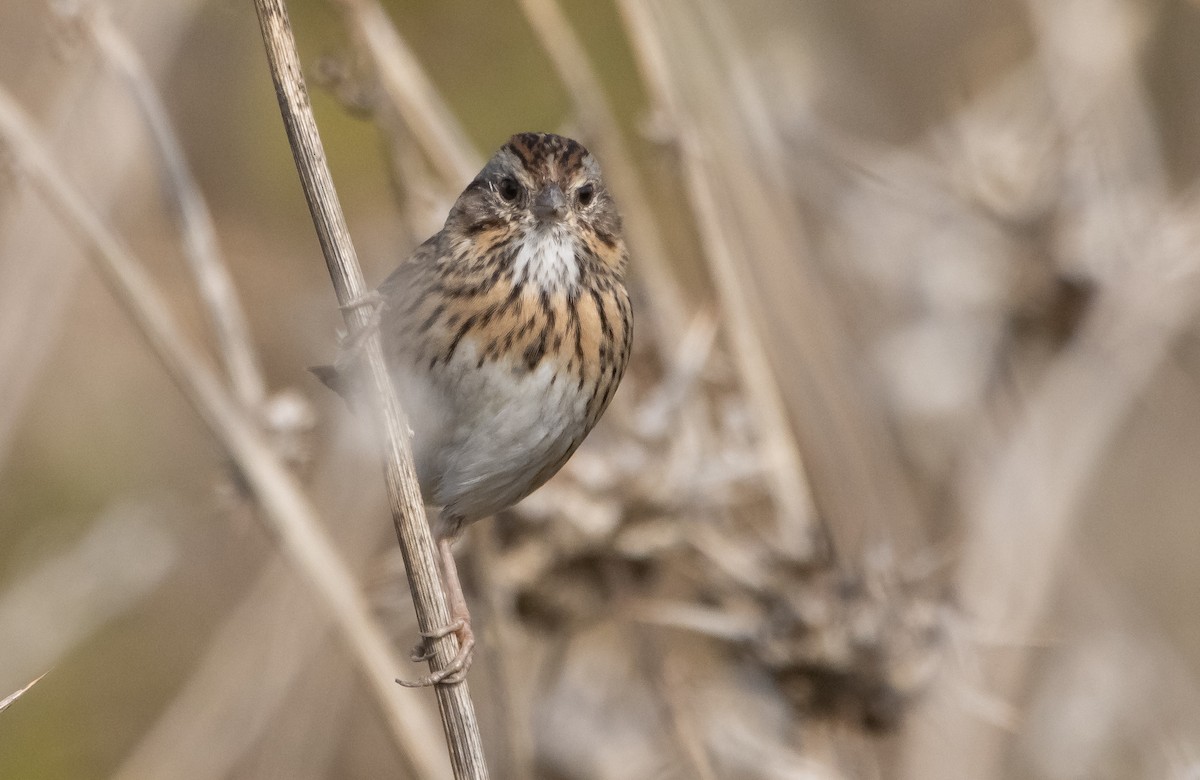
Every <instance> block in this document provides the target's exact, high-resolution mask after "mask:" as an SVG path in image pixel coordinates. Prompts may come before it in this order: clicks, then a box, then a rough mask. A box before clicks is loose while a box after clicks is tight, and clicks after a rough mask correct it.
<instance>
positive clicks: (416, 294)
mask: <svg viewBox="0 0 1200 780" xmlns="http://www.w3.org/2000/svg"><path fill="white" fill-rule="evenodd" d="M627 262H628V258H627V255H626V250H625V243H624V240H623V239H622V236H621V220H620V217H619V216H618V214H617V210H616V206H615V204H614V203H613V200H612V198H611V196H610V195H609V193H608V190H607V189H606V188H605V186H604V182H603V180H602V178H601V176H600V169H599V166H598V164H597V163H596V160H595V158H593V157H592V156H591V154H589V153H588V151H587V150H586V149H585V148H584V147H583V146H582V145H580V144H579V143H578V142H576V141H573V140H571V139H569V138H563V137H561V136H557V135H551V134H544V133H521V134H518V135H515V136H513V137H512V138H511V139H510V140H509V142H508V143H507V144H505V145H504V146H503V147H502V148H501V149H500V150H499V151H498V152H497V153H496V154H495V155H494V156H493V157H492V159H491V160H490V161H489V162H488V164H487V165H486V166H485V167H484V168H483V170H482V171H480V173H479V175H478V176H476V177H475V179H474V180H473V181H472V182H471V183H470V184H469V185H468V186H467V188H466V189H465V190H464V191H463V193H462V194H461V195H460V196H459V198H458V201H457V202H456V203H455V204H454V207H453V208H452V209H451V210H450V214H449V216H448V217H447V218H446V223H445V225H444V227H443V228H442V230H441V232H439V233H438V234H437V235H435V236H433V237H432V238H430V239H429V240H428V241H426V242H425V243H424V244H422V245H421V246H420V247H418V248H417V250H416V251H415V252H414V253H413V254H412V256H411V257H410V258H409V259H408V260H406V261H405V262H404V263H402V264H401V265H400V267H399V268H397V269H396V271H395V272H394V273H393V274H392V275H391V276H389V277H388V278H387V280H385V281H384V282H383V284H382V285H380V288H379V292H380V294H381V296H382V300H383V304H382V311H381V314H380V333H381V337H382V339H383V345H384V352H385V356H386V358H387V360H388V364H389V368H390V369H391V372H392V375H393V379H394V381H395V384H396V387H397V390H398V392H399V393H400V396H401V399H402V401H403V402H404V405H405V408H406V410H407V411H408V412H409V416H410V418H411V421H412V427H413V453H414V457H415V461H416V467H417V476H418V478H419V480H420V483H421V490H422V493H423V495H424V497H425V500H426V502H428V503H429V504H432V505H435V506H438V507H440V508H441V513H440V520H439V523H438V524H437V527H436V529H435V533H436V536H437V537H438V540H439V545H440V547H441V549H442V557H443V561H444V563H445V564H446V566H447V569H448V571H447V580H448V582H449V583H450V585H451V590H452V591H454V590H456V588H455V586H456V583H457V576H456V573H454V572H452V571H449V569H451V568H452V567H453V557H452V555H451V554H450V552H449V550H450V547H449V546H450V543H451V542H452V541H453V539H454V538H455V537H456V536H457V535H458V533H459V532H460V531H461V529H462V528H463V527H464V526H465V525H466V524H468V523H470V522H472V521H474V520H477V519H479V518H482V517H485V516H487V515H490V514H493V513H495V512H498V511H499V510H501V509H504V508H506V507H508V506H511V505H512V504H513V503H515V502H517V501H519V500H520V499H521V498H523V497H525V496H526V495H528V494H529V493H530V492H532V491H533V490H535V489H537V488H538V487H539V486H540V485H542V484H543V483H544V482H545V481H546V480H548V479H549V478H550V477H551V476H553V475H554V474H555V473H556V472H557V471H558V470H559V469H560V468H561V467H562V465H563V464H564V463H565V462H566V461H567V459H568V458H569V457H570V456H571V454H572V453H573V452H574V451H575V449H576V448H577V447H578V446H579V444H580V443H581V442H582V441H583V439H584V437H585V436H586V435H587V434H588V432H589V431H590V430H591V429H592V427H593V426H594V425H595V424H596V422H597V420H599V418H600V415H601V414H603V412H604V410H605V408H606V407H607V406H608V403H609V401H610V400H612V396H613V393H614V392H615V391H616V389H617V385H618V384H619V383H620V381H621V377H622V375H623V374H624V372H625V365H626V363H627V361H628V359H629V352H630V345H631V340H632V336H633V310H632V307H631V306H630V302H629V296H628V294H627V292H626V289H625V267H626V265H627ZM322 377H323V378H325V379H327V380H328V375H327V374H322ZM456 600H457V603H456ZM451 608H452V613H453V614H454V616H455V618H456V623H455V624H454V625H453V626H451V627H450V629H452V630H455V631H456V632H458V633H459V634H460V647H461V648H464V649H463V650H461V651H460V659H459V661H458V663H457V665H456V666H455V667H454V668H452V669H450V670H449V672H448V673H447V674H441V673H438V674H435V675H433V676H432V677H431V678H429V679H428V680H426V681H425V682H438V681H449V680H455V679H461V675H462V674H463V673H464V672H465V668H466V666H467V664H468V663H469V657H470V644H471V643H472V642H473V638H472V637H471V636H470V629H469V622H468V616H467V614H466V604H465V600H463V599H462V597H461V591H459V592H457V593H455V592H452V594H451ZM444 671H446V670H444Z"/></svg>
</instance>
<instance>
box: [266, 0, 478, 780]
mask: <svg viewBox="0 0 1200 780" xmlns="http://www.w3.org/2000/svg"><path fill="white" fill-rule="evenodd" d="M255 8H256V10H257V11H258V19H259V25H260V27H261V30H262V35H263V42H264V44H265V46H266V50H267V59H268V61H269V62H270V66H271V77H272V79H273V80H274V82H275V93H276V96H277V97H278V99H279V108H280V112H281V114H282V116H283V123H284V127H285V128H286V130H287V135H288V141H289V142H290V144H291V146H292V155H293V157H294V158H295V162H296V168H297V171H298V172H299V174H300V181H301V184H302V185H303V188H304V195H305V198H306V199H307V201H308V205H309V211H310V212H311V214H312V218H313V224H314V225H315V227H316V229H317V237H318V239H319V240H320V242H321V249H322V251H323V252H324V254H325V262H326V266H327V267H328V269H329V275H330V279H331V280H332V281H333V286H334V290H335V292H336V293H337V298H338V302H339V303H340V304H341V307H342V311H343V314H344V317H345V320H346V325H347V327H348V328H350V331H351V332H352V333H361V334H363V335H364V336H365V339H364V344H363V353H364V360H365V364H366V365H365V366H364V370H362V371H361V372H360V374H361V375H362V376H361V378H362V379H363V380H369V384H370V385H371V387H370V388H369V389H368V392H367V397H368V399H369V401H370V405H371V411H372V412H373V414H374V418H375V422H376V424H377V425H378V426H379V428H380V429H381V430H382V431H384V432H385V434H386V439H387V441H386V453H385V462H386V466H385V477H386V481H387V488H388V499H389V501H390V503H391V508H392V519H393V521H394V524H395V526H396V536H397V539H398V540H399V542H400V552H401V555H403V556H404V565H405V568H406V569H407V571H408V581H409V587H410V589H411V591H412V596H413V605H414V606H415V608H416V613H417V623H418V625H419V626H420V628H421V631H422V632H425V633H430V632H434V631H436V630H437V629H440V628H442V627H444V626H446V625H447V624H448V623H449V622H450V615H449V612H448V610H447V604H446V599H445V590H444V589H443V586H442V580H441V574H440V572H439V570H438V564H437V558H436V557H435V555H434V546H433V535H432V533H431V531H430V528H429V523H428V522H427V521H426V519H425V506H424V502H423V500H422V497H421V490H420V488H419V487H418V484H417V477H416V472H415V470H414V467H413V458H412V450H411V445H410V443H409V439H410V437H411V434H410V433H409V430H410V429H409V426H408V421H407V418H406V417H405V415H404V410H403V409H402V408H401V407H400V402H399V400H398V399H397V397H396V392H395V389H394V388H393V387H392V382H391V378H390V376H389V375H388V371H387V367H386V365H385V364H384V360H383V349H382V347H381V344H380V339H379V333H378V331H377V330H376V329H374V328H373V327H372V324H371V312H370V311H369V310H368V308H369V307H365V306H363V305H361V304H362V302H363V301H364V300H366V295H367V289H366V284H365V283H364V281H363V275H362V269H361V268H359V265H358V257H357V255H356V254H355V251H354V246H353V244H352V243H351V242H350V234H349V231H348V230H347V229H346V222H345V217H344V216H343V214H342V210H341V206H340V204H339V203H338V200H337V195H336V193H335V192H334V188H333V180H332V177H331V176H330V173H329V167H328V165H327V163H326V160H325V150H324V147H323V145H322V143H321V139H320V136H319V134H318V133H317V124H316V119H315V118H314V117H313V113H312V107H311V105H310V104H309V100H308V91H307V87H306V86H305V84H304V77H303V75H302V73H301V69H300V57H299V54H298V53H297V52H296V42H295V37H294V35H293V33H292V27H291V22H290V20H289V19H288V14H287V7H286V5H285V3H284V2H283V0H255ZM366 383H367V382H364V384H366ZM457 649H458V642H457V640H456V639H455V638H454V636H453V635H447V636H445V637H442V638H441V639H439V640H436V641H434V642H433V647H432V650H433V652H432V657H431V658H430V667H431V668H432V669H433V670H435V671H436V670H439V669H442V668H445V667H446V666H447V665H448V664H449V663H450V662H451V660H453V658H454V656H455V653H456V651H457ZM436 692H437V698H438V705H439V709H440V710H441V714H442V725H443V727H444V728H445V730H446V738H447V742H448V743H449V748H450V763H451V765H452V766H453V768H454V776H455V777H456V778H468V777H469V778H485V777H487V774H488V773H487V765H486V763H485V762H484V756H483V743H482V740H481V739H480V735H479V726H478V724H477V723H476V720H475V706H474V703H473V702H472V701H471V696H470V692H469V690H468V688H467V685H466V683H465V681H464V682H459V683H455V684H450V685H438V686H436Z"/></svg>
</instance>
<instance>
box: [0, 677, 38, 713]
mask: <svg viewBox="0 0 1200 780" xmlns="http://www.w3.org/2000/svg"><path fill="white" fill-rule="evenodd" d="M48 674H50V672H42V673H41V674H39V675H38V676H37V677H35V678H34V679H33V680H32V681H31V682H30V683H29V684H28V685H26V686H25V687H24V688H22V689H21V690H19V691H14V692H13V693H11V694H9V695H8V696H5V697H4V698H3V699H0V712H4V711H5V710H7V709H8V708H9V707H11V706H12V705H13V702H15V701H16V700H17V699H19V698H21V697H22V696H24V695H25V693H26V692H27V691H28V690H29V689H30V688H32V687H33V686H35V685H37V684H38V683H39V682H41V681H42V678H43V677H45V676H46V675H48Z"/></svg>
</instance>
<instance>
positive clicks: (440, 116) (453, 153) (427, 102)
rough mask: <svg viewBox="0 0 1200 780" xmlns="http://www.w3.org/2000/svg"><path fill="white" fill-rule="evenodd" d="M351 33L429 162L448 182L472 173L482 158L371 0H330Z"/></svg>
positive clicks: (419, 66)
mask: <svg viewBox="0 0 1200 780" xmlns="http://www.w3.org/2000/svg"><path fill="white" fill-rule="evenodd" d="M331 2H332V3H333V5H334V6H336V7H337V8H338V10H340V11H341V13H342V19H343V21H344V23H345V25H346V27H347V29H348V30H349V31H350V34H351V36H353V38H354V40H355V41H356V42H357V43H358V45H359V47H360V48H361V50H362V51H363V52H364V53H366V55H367V56H368V57H369V58H370V60H371V65H372V66H373V67H374V69H375V73H376V76H377V77H378V78H379V85H380V88H381V89H382V90H383V95H384V97H386V99H387V101H388V102H389V103H391V104H392V106H394V107H395V108H396V110H397V113H398V114H399V115H400V116H402V117H404V121H405V122H406V123H407V124H408V128H409V130H410V132H411V133H412V135H413V137H414V138H415V139H416V141H417V143H418V144H419V145H420V147H421V149H422V150H424V152H425V154H426V156H427V157H428V158H429V161H430V163H432V164H433V165H434V167H435V168H436V169H437V171H438V174H439V175H440V176H441V177H442V178H443V179H444V180H445V181H447V182H450V183H453V184H456V185H459V184H461V183H462V182H467V181H470V180H471V179H472V177H474V176H475V174H476V172H477V171H478V170H479V169H480V168H481V167H482V166H483V160H481V159H479V154H478V153H477V152H476V151H475V149H474V148H472V146H471V143H470V141H468V140H467V136H466V133H465V132H463V129H462V127H461V126H460V125H459V123H458V121H457V120H456V119H455V118H454V114H453V113H451V111H450V107H449V106H447V105H446V102H445V101H444V100H442V97H441V95H439V94H438V91H437V88H435V87H434V86H433V82H432V81H430V80H429V77H428V76H426V75H425V71H424V69H422V67H421V63H420V61H419V60H418V59H417V57H416V55H415V54H413V52H412V50H411V49H410V48H409V47H408V44H407V43H405V41H404V39H403V38H401V37H400V34H399V33H398V32H397V31H396V28H395V26H394V25H392V22H391V19H389V18H388V15H387V12H386V11H384V10H383V6H381V5H380V4H379V3H378V2H376V0H331Z"/></svg>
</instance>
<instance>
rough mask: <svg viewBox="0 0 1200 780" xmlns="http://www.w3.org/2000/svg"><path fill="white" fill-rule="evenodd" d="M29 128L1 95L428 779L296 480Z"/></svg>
mask: <svg viewBox="0 0 1200 780" xmlns="http://www.w3.org/2000/svg"><path fill="white" fill-rule="evenodd" d="M31 127H32V126H31V123H30V122H29V120H28V119H27V118H26V117H25V115H24V113H23V112H22V111H21V109H20V108H19V107H18V106H17V104H16V102H15V101H13V99H12V98H11V97H10V96H9V95H8V94H7V92H4V91H2V90H0V139H2V140H3V141H4V142H5V145H7V146H8V148H9V149H10V151H11V157H12V160H13V164H14V165H16V166H17V167H18V170H19V171H20V172H21V173H23V174H24V176H25V177H26V178H27V179H28V181H29V182H30V184H31V185H32V186H33V187H34V188H35V189H36V190H37V191H38V192H40V193H41V194H42V196H43V197H44V198H45V200H46V201H47V203H48V205H49V206H50V207H51V208H52V209H53V210H54V211H55V212H57V214H58V216H59V217H60V219H61V220H62V221H63V223H64V225H65V226H66V227H67V229H68V230H69V231H70V232H71V233H72V234H74V235H75V237H76V238H77V239H78V240H79V241H80V242H81V243H83V244H85V245H87V246H89V247H90V248H91V250H92V256H93V257H94V258H95V260H96V266H97V268H98V270H99V271H100V272H101V275H102V277H103V278H104V281H105V282H106V284H107V285H108V286H109V288H110V290H111V291H112V292H113V294H114V296H115V297H116V298H117V300H118V302H119V303H120V304H121V305H122V306H123V307H124V308H125V309H126V311H127V312H128V314H129V315H130V317H131V319H132V320H133V321H134V324H135V325H136V326H137V328H138V330H139V331H140V332H141V334H142V335H143V337H144V338H145V339H146V340H147V341H148V342H149V344H150V347H151V349H152V350H153V351H154V352H155V354H156V355H157V356H158V358H159V360H161V361H162V363H163V365H164V366H165V367H166V369H167V371H168V373H169V374H170V375H171V378H172V379H173V380H174V381H175V383H176V384H177V385H178V387H179V388H180V390H182V391H183V393H184V395H185V396H186V397H187V399H188V400H189V401H190V402H191V404H192V406H193V407H194V408H195V409H196V411H197V412H198V413H199V415H200V416H201V418H202V419H203V420H204V422H205V424H206V425H208V427H209V429H210V430H211V431H212V433H213V435H214V436H215V437H216V438H217V439H218V440H219V441H220V443H221V444H222V446H223V447H224V448H225V450H226V452H227V453H228V454H229V456H230V458H231V459H232V460H233V462H234V463H236V464H237V466H238V469H239V471H240V473H241V474H242V476H243V477H244V478H245V481H246V484H247V485H248V486H249V488H250V490H251V491H252V492H253V494H254V496H255V498H256V499H257V501H258V503H259V506H260V507H261V508H262V510H263V511H262V513H261V517H262V518H263V519H264V521H266V523H267V526H268V529H269V530H270V532H271V533H272V535H273V536H274V537H275V538H276V539H277V540H278V542H279V545H280V549H281V550H282V551H283V553H284V554H285V555H286V556H287V558H288V560H289V562H290V563H291V564H292V566H293V567H294V569H295V570H296V571H297V572H298V573H299V574H300V575H301V577H302V578H303V579H304V580H305V582H306V583H307V584H308V585H309V586H310V587H311V588H312V589H313V591H314V593H315V594H316V595H317V596H318V601H319V603H320V604H321V606H323V607H324V608H325V609H326V610H327V611H328V613H329V615H330V617H331V618H332V619H333V620H334V622H335V624H336V625H337V627H338V629H339V630H340V634H341V636H342V638H343V640H344V641H345V642H346V644H347V647H348V648H349V649H350V651H351V652H352V653H353V656H354V658H355V660H356V661H357V663H358V665H359V667H360V669H361V670H362V672H363V676H364V678H365V681H366V683H367V686H368V688H369V689H370V690H371V692H372V694H373V695H374V696H375V699H376V701H377V703H378V704H379V706H380V709H381V710H382V711H383V713H384V715H385V717H386V718H387V720H388V723H389V726H390V730H391V734H392V737H393V739H394V741H395V743H396V746H397V748H398V750H399V752H400V754H401V756H402V757H403V758H404V759H405V762H406V764H407V766H408V768H409V769H410V770H411V771H412V772H413V773H415V774H417V775H418V776H421V777H426V776H431V771H432V769H431V768H430V767H425V766H423V765H421V764H420V763H419V761H418V760H415V759H414V756H421V755H424V753H423V752H422V751H421V749H420V746H419V744H418V743H413V744H410V742H413V741H414V740H419V739H420V734H421V733H422V728H421V722H420V718H419V714H418V713H417V712H415V711H414V710H413V709H412V708H406V707H402V706H400V705H399V704H398V702H397V701H396V698H395V689H394V687H393V686H392V685H391V683H390V679H391V677H392V676H393V675H394V674H395V670H396V669H397V668H398V667H399V660H398V659H397V658H396V657H395V655H394V653H393V652H392V649H391V647H390V644H389V642H388V640H387V637H386V636H385V634H384V632H383V631H382V629H381V628H380V627H379V625H378V623H377V621H376V620H375V619H374V617H373V616H372V614H371V611H370V607H369V605H368V604H367V601H366V599H365V598H364V597H363V595H362V592H361V591H360V590H359V588H358V585H357V583H356V582H355V581H354V578H353V576H352V575H351V574H350V571H349V570H348V569H347V567H346V565H345V563H343V562H342V560H341V558H340V557H339V556H338V554H337V553H336V552H335V551H334V548H333V546H332V544H331V543H330V541H329V539H328V537H327V535H326V534H325V532H324V530H323V529H322V528H321V525H320V522H319V521H318V519H317V515H316V512H315V510H314V509H313V507H312V505H311V504H310V502H309V501H308V499H307V497H306V496H305V495H304V493H303V491H302V490H301V488H300V486H299V484H298V483H297V482H296V479H295V477H294V476H293V475H292V473H291V472H290V471H289V470H288V469H287V467H286V466H284V464H283V463H282V462H281V461H280V459H279V457H278V456H277V455H276V453H275V452H274V450H273V449H272V448H271V446H270V444H269V443H268V442H267V441H266V440H265V439H264V438H263V436H262V435H261V434H260V433H259V430H258V427H257V426H256V425H254V423H253V422H252V421H251V420H250V419H249V418H248V417H247V415H246V413H245V411H244V410H243V409H242V407H241V405H240V404H239V403H238V402H237V401H236V400H235V399H234V398H233V396H232V395H231V394H230V393H229V392H228V391H227V390H226V389H225V388H224V386H223V385H222V384H221V382H220V380H219V379H218V378H217V376H216V374H215V373H214V372H213V371H212V370H211V369H210V368H209V367H208V366H207V365H206V363H205V361H204V359H203V358H202V357H201V355H200V353H199V351H198V350H197V349H196V348H195V347H194V346H193V345H192V344H191V343H190V342H189V341H188V340H187V338H186V337H185V336H184V334H183V330H182V328H181V327H180V325H179V323H178V322H177V321H176V319H175V317H174V315H173V314H172V313H171V311H170V308H169V307H168V306H167V303H166V300H165V298H164V296H163V295H162V293H161V292H159V290H158V289H157V288H156V287H155V285H154V283H153V282H152V281H151V279H150V277H149V276H148V275H147V274H146V272H145V270H144V269H143V267H142V265H141V264H140V263H139V262H138V261H137V260H136V259H135V258H134V257H133V256H132V255H131V254H130V253H129V252H128V250H126V248H125V247H124V246H123V245H122V244H121V242H120V241H119V240H118V239H117V237H116V236H115V235H114V234H113V233H112V232H111V231H110V230H109V229H108V227H107V226H106V225H105V224H104V223H103V221H102V220H101V219H100V218H99V217H98V216H97V215H96V214H95V213H94V212H93V211H92V210H91V209H90V208H89V207H88V205H87V204H86V203H85V202H84V201H83V199H82V198H81V197H80V196H79V194H78V193H77V192H76V191H75V190H74V189H73V188H72V187H71V185H70V184H69V183H68V181H67V179H66V177H65V176H64V175H63V173H62V171H61V170H60V169H59V168H58V166H57V165H56V164H55V163H54V162H53V160H52V159H51V157H50V155H49V153H48V152H47V151H46V150H45V148H44V147H43V145H42V144H41V143H39V142H38V141H37V140H36V138H35V135H34V132H33V130H32V129H31Z"/></svg>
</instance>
